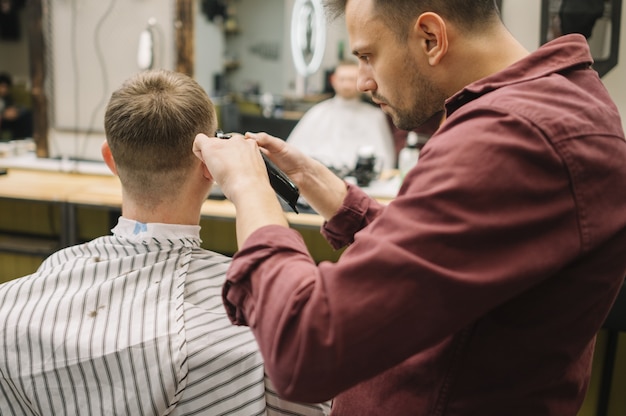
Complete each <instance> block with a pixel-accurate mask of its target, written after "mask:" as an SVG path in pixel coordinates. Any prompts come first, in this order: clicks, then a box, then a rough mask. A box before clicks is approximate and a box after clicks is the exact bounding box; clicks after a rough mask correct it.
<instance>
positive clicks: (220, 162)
mask: <svg viewBox="0 0 626 416" xmlns="http://www.w3.org/2000/svg"><path fill="white" fill-rule="evenodd" d="M193 152H194V154H195V155H196V156H197V157H198V158H200V160H202V161H203V162H204V163H205V165H206V167H207V169H208V170H209V172H210V173H211V176H213V179H214V180H215V182H217V183H218V184H219V186H220V188H221V190H222V192H223V193H224V195H225V196H226V197H227V198H228V199H230V200H231V201H232V202H234V203H235V204H236V202H237V199H238V198H239V197H240V196H243V197H245V195H246V193H248V192H251V191H263V190H264V189H266V188H267V189H268V190H269V192H272V194H273V191H272V189H271V186H270V184H269V178H268V176H267V169H266V168H265V163H264V162H263V159H262V158H261V155H260V153H259V147H258V145H257V143H256V142H255V141H254V140H248V139H246V138H244V136H242V135H240V134H233V135H232V137H231V138H230V139H219V138H215V137H208V136H206V135H205V134H202V133H201V134H198V135H197V136H196V139H195V140H194V144H193Z"/></svg>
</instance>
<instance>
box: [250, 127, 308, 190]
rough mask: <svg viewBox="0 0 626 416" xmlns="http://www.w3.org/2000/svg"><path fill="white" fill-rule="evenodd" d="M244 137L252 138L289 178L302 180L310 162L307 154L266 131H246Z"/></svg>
mask: <svg viewBox="0 0 626 416" xmlns="http://www.w3.org/2000/svg"><path fill="white" fill-rule="evenodd" d="M246 138H250V139H254V140H255V141H256V142H257V144H258V145H259V147H260V148H261V150H262V151H263V152H264V153H265V154H266V155H267V156H269V158H270V159H271V160H272V162H274V164H275V165H276V166H278V167H279V168H280V170H282V171H283V172H285V174H286V175H287V176H289V179H291V180H292V181H293V182H295V183H296V184H300V183H301V182H302V176H303V175H304V172H305V171H306V170H307V163H309V162H311V161H312V159H310V158H309V157H308V156H306V155H305V154H304V153H302V152H300V151H299V150H298V149H296V148H295V147H293V146H290V145H289V144H288V143H286V142H285V141H284V140H282V139H279V138H277V137H274V136H271V135H269V134H267V133H264V132H261V133H250V132H248V133H246Z"/></svg>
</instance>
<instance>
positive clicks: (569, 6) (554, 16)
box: [541, 0, 622, 76]
mask: <svg viewBox="0 0 626 416" xmlns="http://www.w3.org/2000/svg"><path fill="white" fill-rule="evenodd" d="M621 10H622V0H542V13H541V40H542V43H545V42H548V41H550V40H552V39H554V38H556V37H558V36H561V35H565V34H568V33H580V34H582V35H584V36H585V37H586V38H587V42H588V43H589V49H590V50H591V55H592V56H593V59H594V61H595V63H594V69H595V70H596V71H598V73H599V74H600V76H604V75H605V74H606V73H607V72H609V71H610V70H611V69H612V68H613V67H614V66H615V65H617V60H618V51H619V33H620V23H621V14H622V11H621Z"/></svg>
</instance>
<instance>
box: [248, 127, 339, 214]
mask: <svg viewBox="0 0 626 416" xmlns="http://www.w3.org/2000/svg"><path fill="white" fill-rule="evenodd" d="M246 137H249V138H252V139H254V140H256V142H257V143H258V144H259V146H260V147H261V149H262V151H263V152H264V153H265V154H266V155H267V156H268V157H269V158H270V159H271V160H272V162H274V164H276V166H278V167H279V168H280V170H282V171H283V172H285V174H286V175H287V176H289V179H291V180H292V181H293V182H294V183H295V184H296V185H297V186H298V188H299V189H300V194H301V195H302V196H303V197H304V199H305V200H306V201H307V202H308V203H309V204H310V205H311V207H313V209H314V210H315V211H316V212H318V213H319V214H320V215H322V216H323V217H324V218H325V219H327V220H328V219H329V218H331V217H332V216H333V215H334V214H335V213H336V212H337V210H338V209H339V207H340V206H341V204H342V203H343V200H344V198H345V196H346V193H347V190H346V184H345V183H344V181H343V180H342V179H340V178H339V177H338V176H337V175H335V174H334V173H333V172H331V171H330V169H328V168H327V167H326V166H324V165H323V164H322V163H320V162H319V161H317V160H315V159H313V158H310V157H308V156H307V155H305V154H304V153H302V152H301V151H300V150H298V149H296V148H295V147H294V146H292V145H290V144H289V143H287V142H285V141H283V140H281V139H278V138H276V137H273V136H270V135H269V134H267V133H254V134H253V133H246Z"/></svg>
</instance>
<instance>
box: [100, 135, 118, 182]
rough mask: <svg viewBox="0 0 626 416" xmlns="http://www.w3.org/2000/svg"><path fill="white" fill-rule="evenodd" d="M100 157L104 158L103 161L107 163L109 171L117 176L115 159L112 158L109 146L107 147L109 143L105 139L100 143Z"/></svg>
mask: <svg viewBox="0 0 626 416" xmlns="http://www.w3.org/2000/svg"><path fill="white" fill-rule="evenodd" d="M100 150H101V152H102V159H104V163H106V164H107V166H108V167H109V169H110V170H111V172H113V174H114V175H116V176H117V168H116V167H115V159H113V155H112V154H111V148H110V147H109V143H108V142H107V141H106V140H105V141H104V143H102V147H101V149H100Z"/></svg>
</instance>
